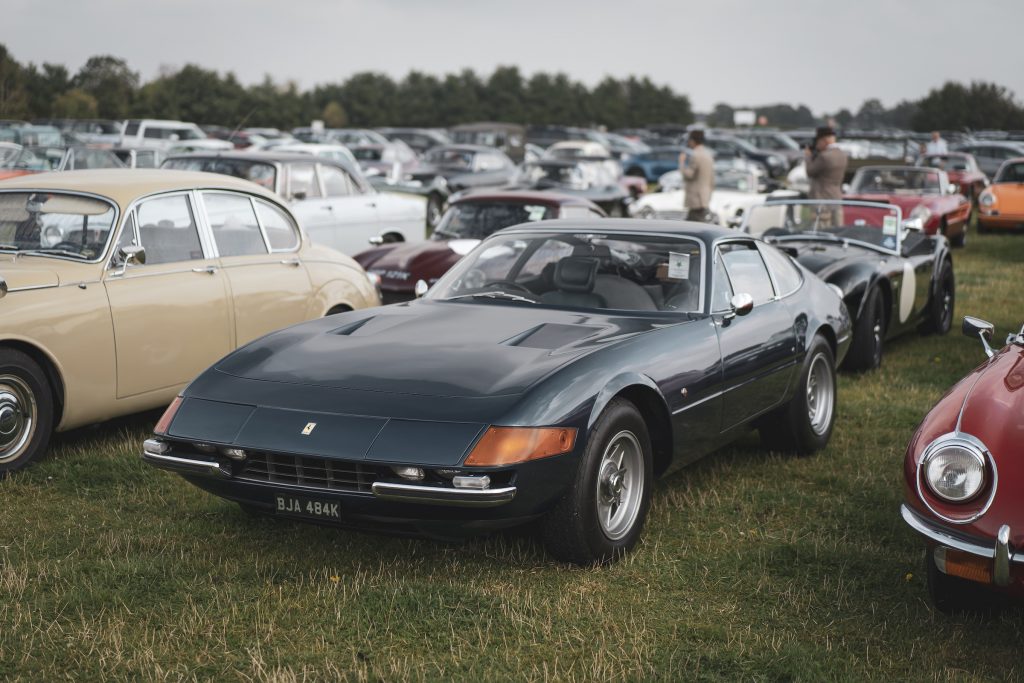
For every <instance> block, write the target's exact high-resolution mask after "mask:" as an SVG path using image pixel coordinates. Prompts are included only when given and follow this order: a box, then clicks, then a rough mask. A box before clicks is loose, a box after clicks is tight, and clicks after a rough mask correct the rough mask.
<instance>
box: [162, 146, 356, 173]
mask: <svg viewBox="0 0 1024 683" xmlns="http://www.w3.org/2000/svg"><path fill="white" fill-rule="evenodd" d="M290 145H291V143H288V144H287V145H284V146H285V147H288V146H290ZM171 159H231V160H237V161H252V162H254V163H265V164H266V163H270V164H275V163H281V164H283V163H287V162H300V163H307V164H309V163H314V164H324V165H327V166H337V167H338V168H342V169H345V170H346V171H348V172H349V173H353V174H358V173H359V171H358V169H357V168H356V167H354V166H353V165H352V164H350V163H346V162H344V161H341V160H340V159H334V158H331V157H322V156H318V155H315V154H307V153H304V152H275V151H273V150H270V151H266V152H235V151H224V152H187V153H184V154H170V155H168V156H167V158H166V159H164V161H170V160H171Z"/></svg>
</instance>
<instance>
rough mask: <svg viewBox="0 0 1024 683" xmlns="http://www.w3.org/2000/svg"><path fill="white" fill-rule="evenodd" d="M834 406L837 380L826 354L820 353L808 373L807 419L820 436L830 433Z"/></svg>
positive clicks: (812, 362)
mask: <svg viewBox="0 0 1024 683" xmlns="http://www.w3.org/2000/svg"><path fill="white" fill-rule="evenodd" d="M834 406H835V379H834V378H833V377H832V372H831V371H830V369H829V366H828V361H827V360H826V358H825V354H823V353H819V354H818V355H816V356H815V357H814V360H812V361H811V370H810V372H808V373H807V419H808V421H809V422H810V425H811V429H812V430H813V431H814V433H815V434H817V435H818V436H821V435H822V434H824V433H825V432H826V431H828V427H829V425H830V424H831V423H832V409H833V407H834Z"/></svg>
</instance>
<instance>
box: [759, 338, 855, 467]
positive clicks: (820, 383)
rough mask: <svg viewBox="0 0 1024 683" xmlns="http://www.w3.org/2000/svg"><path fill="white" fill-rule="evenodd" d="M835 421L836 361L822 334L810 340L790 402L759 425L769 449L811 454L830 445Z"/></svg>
mask: <svg viewBox="0 0 1024 683" xmlns="http://www.w3.org/2000/svg"><path fill="white" fill-rule="evenodd" d="M835 420H836V364H835V357H834V356H833V354H832V347H831V346H829V345H828V342H826V341H825V340H824V339H823V338H822V337H820V336H816V337H815V338H814V340H813V341H812V342H811V346H810V348H809V349H808V350H807V355H806V357H805V358H804V363H803V366H802V368H801V371H800V377H799V379H798V381H797V389H796V394H795V395H794V396H793V398H792V399H790V401H789V403H787V404H786V405H785V406H783V407H782V408H780V409H779V410H777V411H774V412H772V413H770V414H769V415H767V416H766V417H765V418H764V419H763V421H762V424H761V425H760V427H759V431H760V433H761V439H762V440H763V441H764V442H765V445H766V446H767V447H768V449H769V450H777V451H791V452H794V453H797V454H799V455H810V454H812V453H815V452H817V451H820V450H821V449H823V448H824V447H825V446H827V445H828V441H829V439H830V438H831V437H832V427H833V425H835Z"/></svg>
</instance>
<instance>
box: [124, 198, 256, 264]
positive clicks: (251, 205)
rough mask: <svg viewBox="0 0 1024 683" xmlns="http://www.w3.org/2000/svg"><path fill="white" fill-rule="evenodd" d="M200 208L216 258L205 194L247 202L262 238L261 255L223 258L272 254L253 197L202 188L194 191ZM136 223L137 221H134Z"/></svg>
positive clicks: (216, 249) (218, 247)
mask: <svg viewBox="0 0 1024 683" xmlns="http://www.w3.org/2000/svg"><path fill="white" fill-rule="evenodd" d="M195 192H196V194H197V196H198V201H199V203H200V206H202V208H203V220H204V222H205V223H206V225H207V227H208V228H209V230H210V239H211V241H212V244H213V249H214V251H215V252H216V258H222V255H221V253H220V246H219V245H218V244H217V233H216V232H215V231H214V229H213V224H212V223H210V215H209V212H208V211H207V209H206V195H207V194H222V195H227V196H229V197H238V198H241V199H248V200H249V208H250V209H252V214H253V217H254V218H255V219H256V228H257V229H258V230H259V231H260V237H262V238H263V247H264V248H265V249H266V251H265V252H263V253H262V254H234V255H233V256H223V258H234V257H235V256H243V257H245V256H269V255H270V254H272V253H274V252H273V250H272V249H271V248H270V240H269V239H267V231H266V230H265V229H264V228H263V222H262V221H261V220H260V215H259V212H257V211H256V204H255V202H254V201H253V196H252V195H250V194H246V193H244V192H237V191H235V190H225V189H218V188H202V189H198V190H195ZM136 222H137V221H136Z"/></svg>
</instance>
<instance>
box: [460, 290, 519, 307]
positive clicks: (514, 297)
mask: <svg viewBox="0 0 1024 683" xmlns="http://www.w3.org/2000/svg"><path fill="white" fill-rule="evenodd" d="M474 297H485V298H487V299H508V300H509V301H525V302H526V303H528V304H535V303H537V302H536V301H534V300H533V299H528V298H526V297H525V296H519V295H518V294H509V293H508V292H503V291H501V290H500V289H496V290H494V291H491V292H473V293H472V294H459V295H458V296H449V297H445V298H444V299H442V301H455V300H456V299H472V298H474Z"/></svg>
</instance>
